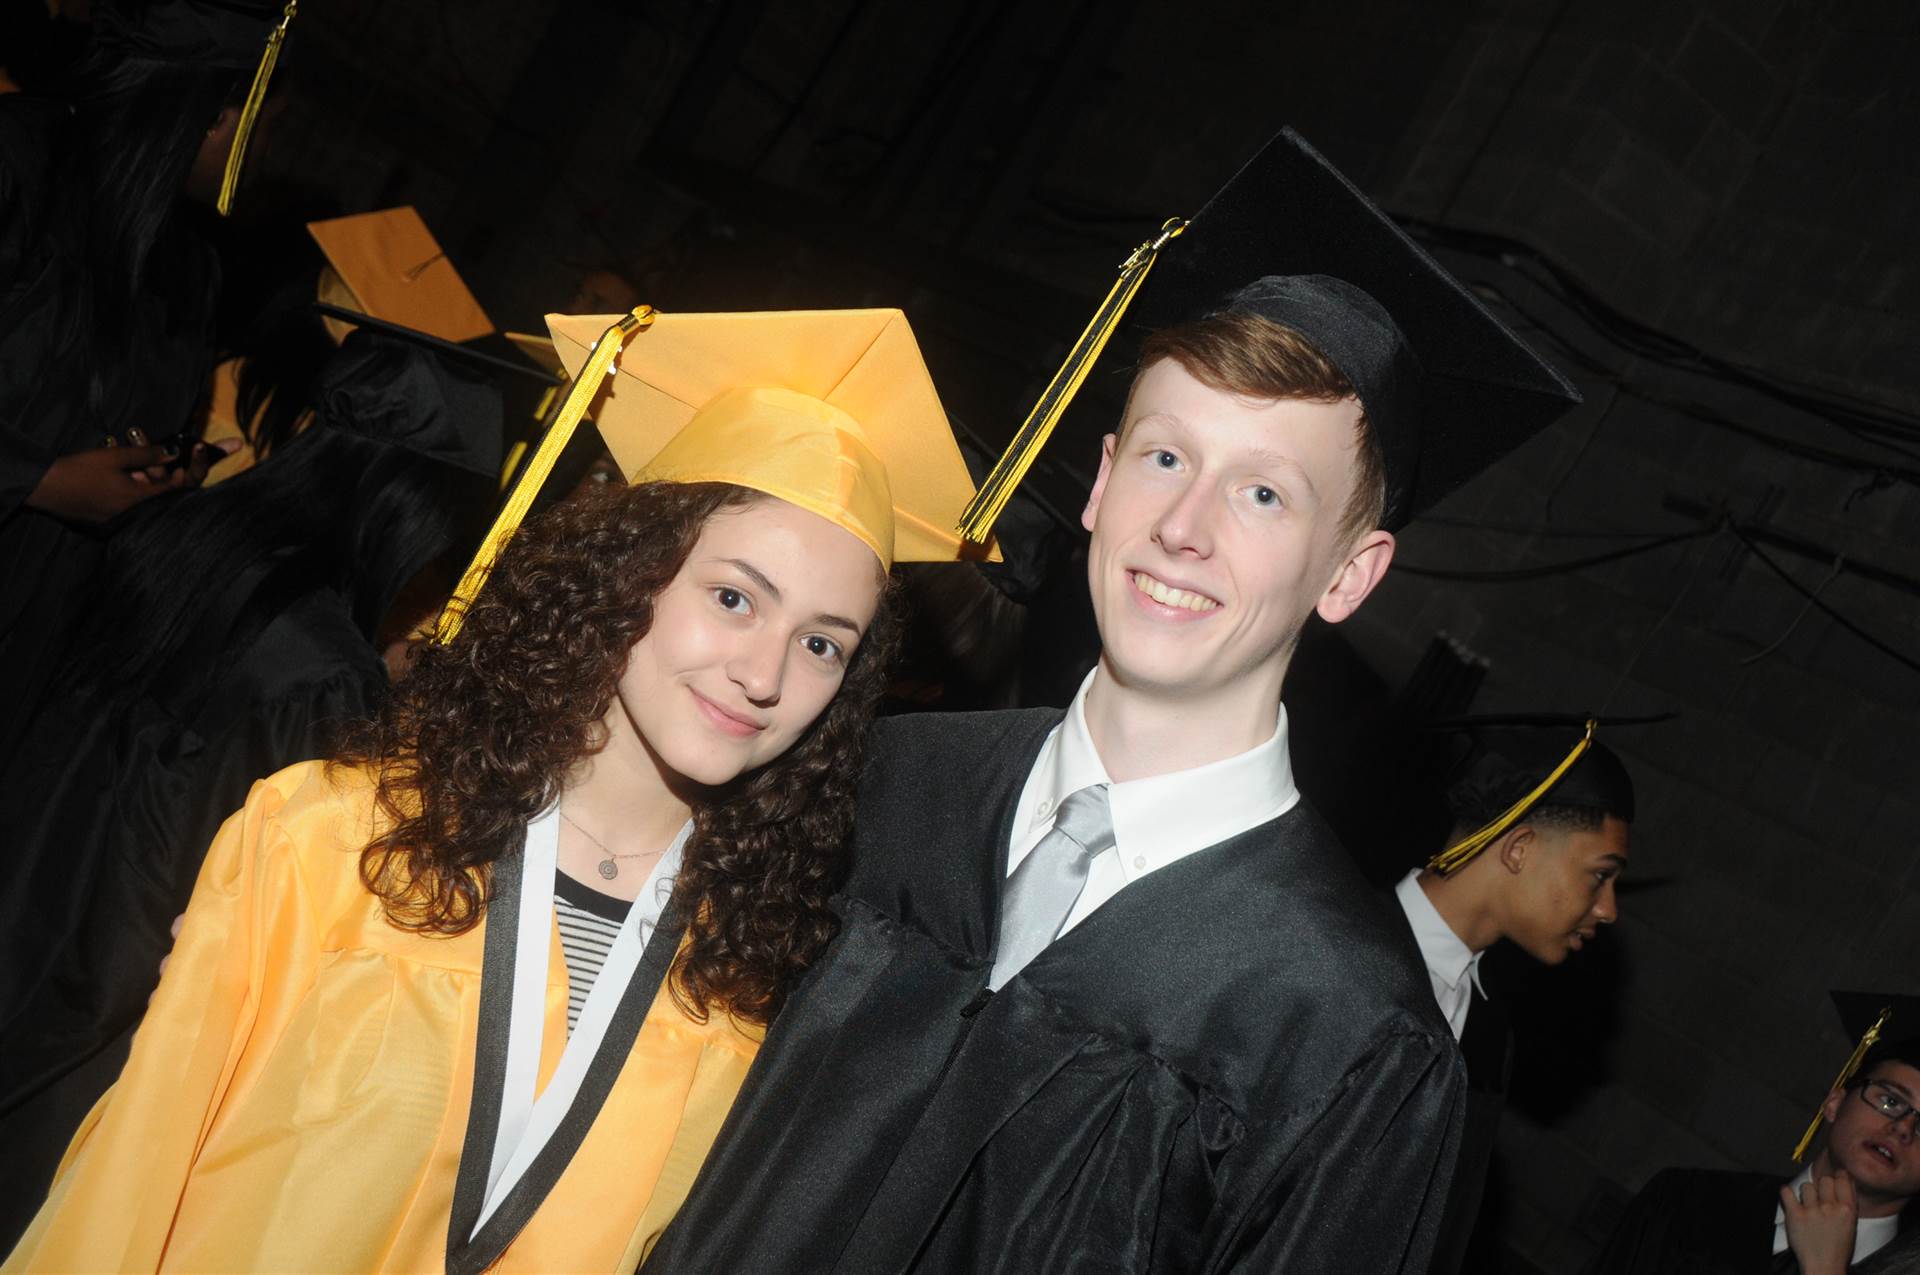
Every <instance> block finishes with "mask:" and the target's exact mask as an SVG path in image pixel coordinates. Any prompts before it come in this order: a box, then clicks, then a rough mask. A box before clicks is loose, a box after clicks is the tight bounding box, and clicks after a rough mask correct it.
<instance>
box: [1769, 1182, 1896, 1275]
mask: <svg viewBox="0 0 1920 1275" xmlns="http://www.w3.org/2000/svg"><path fill="white" fill-rule="evenodd" d="M1811 1181H1813V1166H1812V1165H1808V1166H1807V1167H1806V1168H1804V1169H1802V1170H1800V1174H1799V1176H1798V1177H1796V1178H1794V1180H1793V1181H1791V1182H1789V1183H1787V1185H1788V1186H1790V1187H1792V1188H1793V1193H1794V1194H1795V1195H1798V1194H1800V1188H1801V1187H1803V1186H1805V1185H1806V1184H1807V1183H1809V1182H1811ZM1899 1232H1900V1215H1899V1214H1898V1213H1895V1214H1894V1215H1893V1216H1892V1217H1863V1218H1861V1219H1859V1220H1858V1221H1856V1222H1855V1223H1854V1224H1853V1259H1852V1260H1851V1261H1849V1262H1848V1263H1847V1265H1849V1266H1853V1265H1855V1264H1857V1263H1859V1262H1864V1261H1866V1260H1867V1259H1868V1258H1869V1257H1872V1256H1873V1255H1874V1254H1875V1253H1878V1252H1879V1251H1880V1250H1881V1249H1883V1248H1885V1247H1886V1246H1887V1245H1889V1244H1891V1243H1893V1237H1894V1236H1895V1235H1897V1234H1899ZM1773 1251H1774V1253H1775V1254H1776V1255H1778V1254H1780V1253H1784V1252H1786V1251H1787V1208H1786V1206H1785V1205H1784V1204H1776V1205H1774V1206H1773Z"/></svg>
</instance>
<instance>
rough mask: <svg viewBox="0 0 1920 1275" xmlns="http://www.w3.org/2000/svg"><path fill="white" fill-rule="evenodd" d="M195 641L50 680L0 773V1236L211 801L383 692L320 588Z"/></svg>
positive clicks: (47, 1174) (140, 1002)
mask: <svg viewBox="0 0 1920 1275" xmlns="http://www.w3.org/2000/svg"><path fill="white" fill-rule="evenodd" d="M221 603H222V600H221V599H212V600H210V601H209V607H210V609H218V608H219V607H220V606H221ZM197 654H198V656H199V660H200V662H201V663H202V664H203V666H204V669H203V675H202V677H201V678H200V679H198V680H196V681H194V682H192V683H190V684H189V683H183V682H178V681H176V682H173V683H171V684H170V686H169V688H168V689H169V690H170V691H171V694H168V695H165V696H164V697H162V696H160V695H146V696H141V697H139V698H135V699H131V700H128V699H113V698H107V697H98V696H96V697H90V698H87V699H85V700H80V701H76V700H73V699H52V700H50V701H49V702H48V704H47V705H46V707H45V708H44V709H43V710H42V712H41V714H40V716H39V718H38V720H37V721H36V722H35V723H34V725H33V727H32V728H31V729H30V731H29V732H28V734H27V739H26V744H25V746H24V747H23V748H22V749H21V750H20V753H19V755H18V756H17V757H16V759H15V762H14V764H13V765H12V766H11V767H9V768H8V769H7V770H6V771H5V772H4V775H3V776H0V1146H4V1147H5V1148H6V1154H5V1155H3V1156H0V1249H4V1248H8V1247H10V1246H11V1245H12V1243H13V1242H14V1240H15V1239H17V1237H18V1235H19V1233H20V1231H21V1230H23V1229H25V1227H26V1224H27V1223H28V1222H29V1221H31V1220H32V1216H33V1212H34V1210H35V1208H37V1207H38V1205H39V1202H40V1201H41V1200H42V1199H44V1198H45V1195H46V1188H47V1185H48V1183H49V1182H50V1181H51V1180H52V1177H53V1172H54V1169H55V1168H56V1167H57V1165H58V1163H59V1158H60V1155H61V1154H62V1152H64V1150H65V1149H66V1145H67V1142H68V1140H69V1139H70V1138H71V1136H72V1134H73V1131H74V1129H75V1128H76V1127H77V1126H78V1125H79V1123H80V1120H81V1118H82V1117H83V1116H85V1114H86V1113H87V1111H88V1109H89V1108H90V1107H91V1106H92V1105H93V1102H94V1100H95V1099H97V1098H98V1097H99V1096H100V1094H101V1093H103V1092H104V1091H105V1090H106V1088H107V1086H108V1085H110V1084H112V1082H113V1081H114V1079H115V1078H116V1077H117V1076H118V1074H119V1070H120V1066H121V1064H122V1063H123V1062H124V1061H125V1059H126V1052H127V1049H128V1046H129V1045H130V1044H131V1041H132V1035H133V1030H134V1028H135V1027H137V1026H138V1025H139V1021H140V1017H141V1015H142V1014H143V1013H144V1012H145V1010H146V1004H147V998H148V997H149V996H150V995H151V994H152V992H153V989H154V986H155V985H156V984H157V983H158V982H159V969H158V967H159V963H160V959H161V957H163V956H164V955H165V954H166V953H167V951H168V950H169V948H170V947H171V945H172V938H171V936H170V935H169V933H168V926H169V925H170V924H171V922H172V920H173V918H174V917H175V916H177V915H179V913H180V912H182V911H183V910H185V907H186V903H187V899H188V897H189V896H190V895H191V894H192V892H193V883H194V880H195V877H196V876H197V875H198V873H199V870H200V862H201V859H202V858H203V857H204V856H205V854H206V850H207V846H208V844H209V843H210V842H211V841H212V840H213V836H214V833H215V832H217V831H218V830H219V826H220V823H221V821H222V820H224V819H225V818H226V816H227V815H228V814H230V813H232V812H233V811H234V810H236V809H238V808H239V806H240V805H241V803H242V802H243V801H245V799H246V795H247V792H248V790H249V788H251V786H252V784H253V781H254V780H256V779H258V778H260V777H262V776H264V775H269V774H272V773H273V772H275V771H277V770H279V769H281V768H283V767H285V766H288V765H291V764H292V763H294V762H296V761H304V760H307V759H310V758H313V757H317V756H324V755H325V753H326V751H327V747H328V742H329V740H330V739H331V737H332V734H333V732H334V731H335V730H336V729H337V728H338V727H339V725H340V724H342V723H343V722H345V721H347V720H350V719H352V718H355V717H359V716H363V715H365V714H366V713H367V712H369V711H370V710H371V709H372V708H373V707H374V706H375V705H377V704H378V702H379V700H380V697H381V696H382V695H384V693H385V686H386V677H385V669H384V667H383V666H382V665H381V663H380V661H379V659H378V657H377V656H376V655H375V654H374V652H373V649H372V647H371V646H370V645H369V644H368V642H367V640H366V638H365V636H364V635H363V634H361V633H360V631H359V629H358V628H357V627H356V626H355V625H354V623H353V620H352V617H351V616H350V614H349V613H348V606H347V601H346V599H345V598H343V597H341V596H340V595H339V594H337V593H334V592H333V591H331V590H327V589H319V590H314V589H309V590H308V591H307V592H306V593H304V594H303V595H301V596H298V597H296V598H294V599H292V600H291V601H290V603H289V605H287V606H286V608H285V609H284V610H281V611H280V612H279V614H278V616H277V618H275V619H274V620H273V621H271V622H270V623H268V624H267V625H266V626H265V627H264V628H262V629H260V630H259V632H258V634H257V635H256V636H254V637H252V638H250V639H248V640H246V642H245V643H244V645H243V646H242V647H241V648H240V649H223V648H222V647H221V646H220V645H218V644H215V645H214V646H212V647H211V648H208V649H205V650H202V651H200V652H198V653H197Z"/></svg>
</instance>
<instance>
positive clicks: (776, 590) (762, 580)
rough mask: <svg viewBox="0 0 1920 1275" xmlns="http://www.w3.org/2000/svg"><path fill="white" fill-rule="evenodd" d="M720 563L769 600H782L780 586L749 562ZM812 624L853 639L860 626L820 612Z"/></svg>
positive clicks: (724, 559)
mask: <svg viewBox="0 0 1920 1275" xmlns="http://www.w3.org/2000/svg"><path fill="white" fill-rule="evenodd" d="M720 561H722V562H724V563H726V564H727V565H728V566H730V567H733V568H734V569H735V570H737V571H738V572H740V574H741V575H743V576H745V577H747V579H749V580H751V581H753V582H754V583H755V584H757V585H759V586H760V587H761V588H762V589H763V590H765V591H766V595H767V596H768V597H769V598H772V599H773V600H774V601H775V602H780V601H782V600H783V599H782V598H781V596H780V586H779V585H777V584H775V583H774V582H773V581H771V580H769V579H768V578H767V573H766V572H764V571H762V570H761V569H760V568H758V567H756V566H754V565H753V564H752V563H751V562H748V561H747V560H746V559H745V558H722V559H720ZM813 622H814V623H815V624H824V625H826V626H827V627H829V628H835V629H845V630H846V631H847V632H849V633H851V634H853V635H854V636H855V637H859V636H860V626H859V625H858V624H856V623H854V622H853V621H852V620H849V619H848V618H847V617H846V616H844V615H834V614H832V613H831V612H828V611H822V612H820V614H818V615H816V616H814V617H813Z"/></svg>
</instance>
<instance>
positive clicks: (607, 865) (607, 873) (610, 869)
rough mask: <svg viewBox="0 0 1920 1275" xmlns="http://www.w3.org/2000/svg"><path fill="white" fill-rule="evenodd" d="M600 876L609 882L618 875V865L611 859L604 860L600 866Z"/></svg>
mask: <svg viewBox="0 0 1920 1275" xmlns="http://www.w3.org/2000/svg"><path fill="white" fill-rule="evenodd" d="M600 875H601V876H603V877H605V878H606V879H607V880H609V881H611V880H613V879H614V878H615V877H617V876H619V875H620V865H619V864H617V863H615V862H614V861H613V860H612V859H607V860H604V861H602V862H601V864H600Z"/></svg>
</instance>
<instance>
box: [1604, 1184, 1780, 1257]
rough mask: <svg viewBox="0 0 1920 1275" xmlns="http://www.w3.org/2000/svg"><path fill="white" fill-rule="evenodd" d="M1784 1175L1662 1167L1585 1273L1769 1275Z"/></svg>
mask: <svg viewBox="0 0 1920 1275" xmlns="http://www.w3.org/2000/svg"><path fill="white" fill-rule="evenodd" d="M1786 1183H1787V1179H1786V1178H1781V1177H1774V1176H1772V1175H1770V1174H1765V1173H1732V1172H1725V1171H1722V1170H1718V1169H1663V1170H1661V1171H1660V1172H1659V1173H1656V1174H1655V1175H1654V1176H1653V1178H1652V1180H1650V1181H1649V1182H1648V1183H1647V1184H1646V1185H1645V1186H1643V1187H1641V1188H1640V1194H1638V1195H1636V1196H1634V1197H1633V1201H1632V1202H1631V1203H1630V1204H1628V1205H1627V1211H1626V1213H1625V1214H1624V1215H1623V1216H1622V1217H1621V1219H1620V1224H1619V1225H1618V1226H1616V1227H1614V1229H1613V1234H1612V1235H1611V1236H1609V1237H1608V1239H1607V1245H1606V1247H1605V1248H1604V1249H1602V1250H1601V1252H1600V1256H1599V1257H1597V1258H1595V1259H1594V1262H1593V1265H1591V1266H1589V1267H1588V1268H1587V1271H1588V1275H1767V1273H1768V1272H1771V1271H1776V1270H1785V1271H1792V1270H1797V1269H1798V1263H1794V1262H1791V1261H1790V1255H1783V1258H1786V1259H1787V1260H1783V1261H1782V1262H1781V1263H1779V1264H1777V1265H1776V1264H1775V1262H1774V1257H1773V1215H1774V1211H1775V1210H1776V1209H1778V1208H1779V1207H1780V1188H1781V1187H1782V1186H1785V1185H1786Z"/></svg>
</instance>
